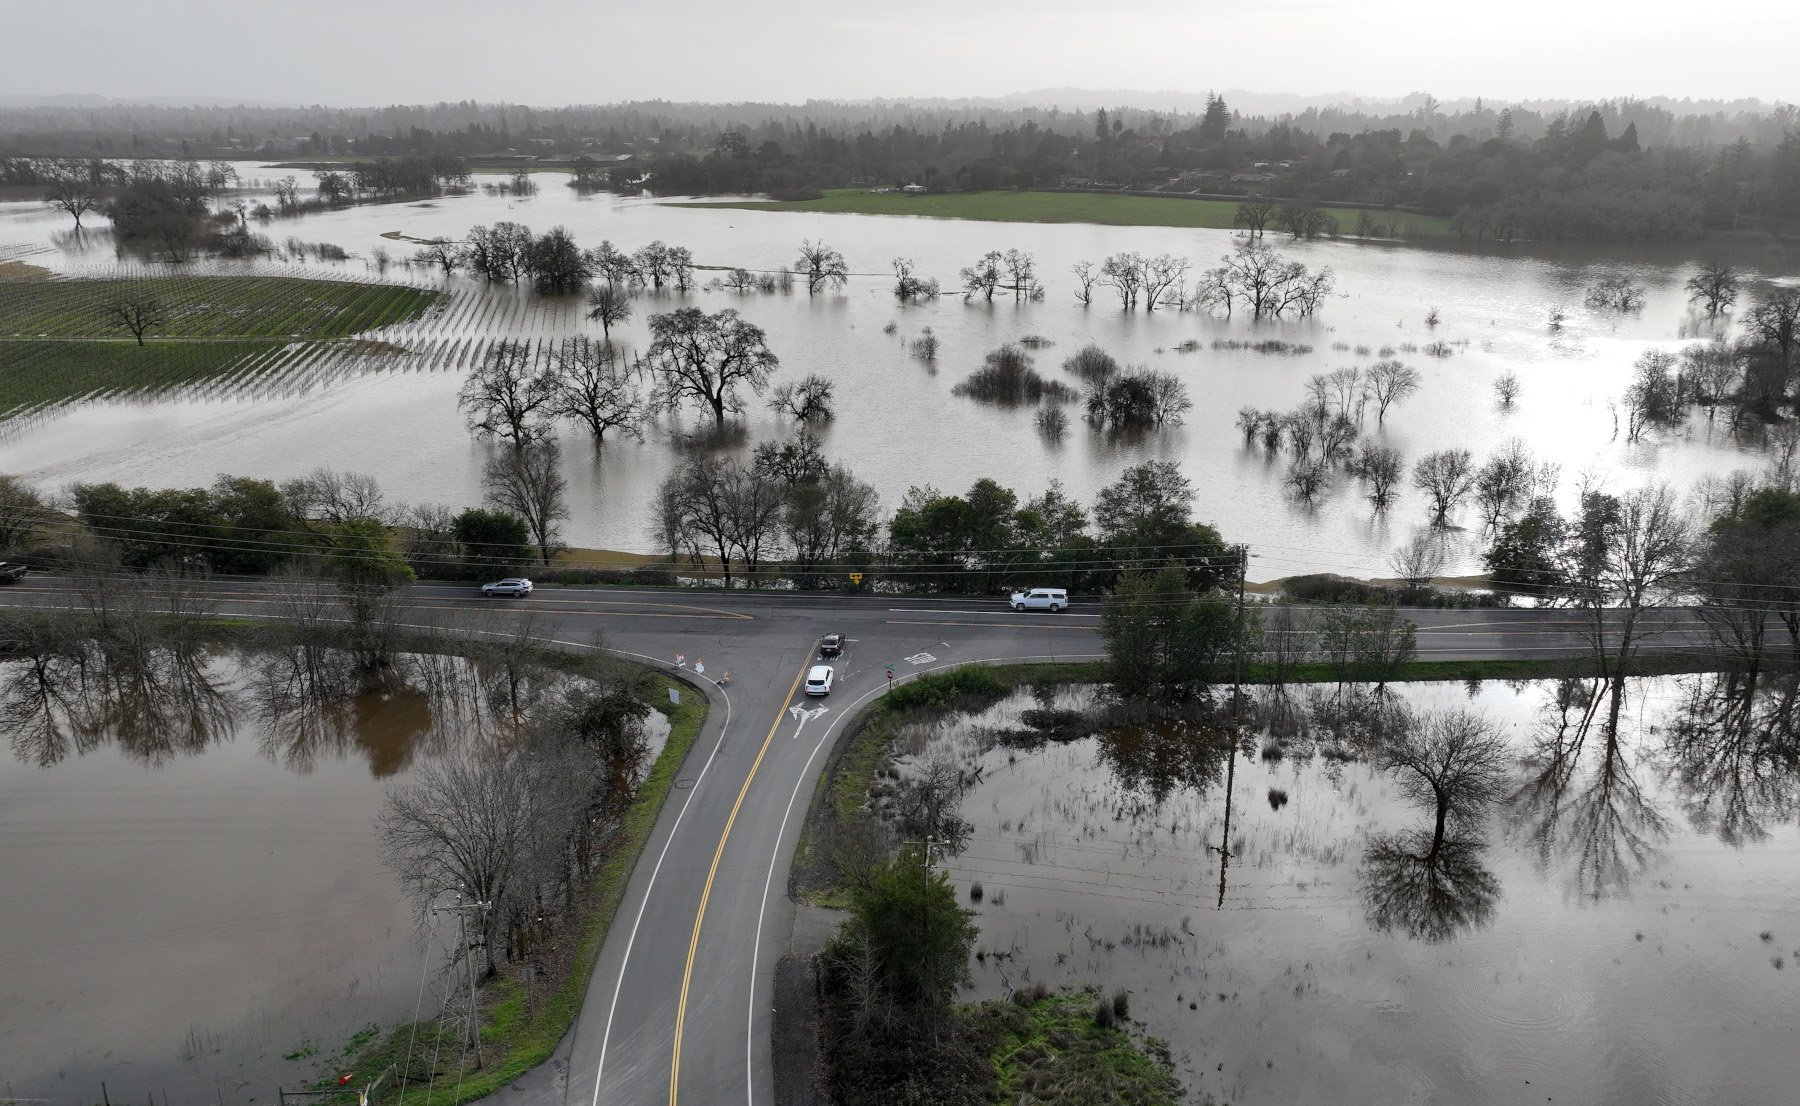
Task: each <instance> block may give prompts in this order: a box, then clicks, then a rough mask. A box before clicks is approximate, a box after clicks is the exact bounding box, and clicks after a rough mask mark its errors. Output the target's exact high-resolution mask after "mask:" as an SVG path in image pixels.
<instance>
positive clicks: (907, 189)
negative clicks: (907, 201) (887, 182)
mask: <svg viewBox="0 0 1800 1106" xmlns="http://www.w3.org/2000/svg"><path fill="white" fill-rule="evenodd" d="M900 191H902V192H904V193H906V194H907V195H909V196H917V195H920V194H921V193H923V192H924V191H925V186H924V185H922V184H903V185H901V186H900Z"/></svg>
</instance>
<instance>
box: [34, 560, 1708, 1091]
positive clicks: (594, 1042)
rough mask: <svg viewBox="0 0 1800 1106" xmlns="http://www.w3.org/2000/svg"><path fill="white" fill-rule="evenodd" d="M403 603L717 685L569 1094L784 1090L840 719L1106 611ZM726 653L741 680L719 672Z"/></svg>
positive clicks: (1423, 643) (798, 599) (427, 616)
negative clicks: (826, 783) (798, 892)
mask: <svg viewBox="0 0 1800 1106" xmlns="http://www.w3.org/2000/svg"><path fill="white" fill-rule="evenodd" d="M208 595H209V598H210V599H211V600H212V601H213V602H214V604H215V605H216V610H217V611H218V613H220V614H223V615H236V616H243V617H277V616H278V615H279V611H280V605H279V601H278V596H277V594H276V592H275V588H274V586H273V585H270V584H265V583H260V582H230V583H217V584H213V585H209V587H208ZM76 602H77V600H76V598H75V597H74V595H73V594H72V593H71V591H70V590H69V588H68V587H67V585H66V582H65V581H61V580H56V579H49V578H39V577H33V578H29V579H28V580H26V581H23V582H21V583H20V584H18V585H15V586H13V587H11V588H6V589H0V603H7V604H32V605H47V606H71V605H74V604H75V603H76ZM402 603H403V606H404V608H405V610H406V618H407V621H408V622H410V623H413V624H417V625H432V626H438V627H442V628H445V629H449V630H453V631H457V632H462V633H469V634H481V633H492V632H503V629H504V626H505V624H506V623H507V622H508V621H509V620H511V619H516V618H519V617H525V616H527V615H528V616H529V617H531V618H532V619H533V620H534V623H535V627H536V630H537V632H538V633H541V634H544V635H546V636H548V637H550V638H552V639H554V640H556V641H557V642H559V643H561V644H563V645H564V646H566V647H570V648H587V647H591V645H592V642H593V641H594V640H595V638H596V631H599V632H600V633H601V634H603V635H604V640H605V642H606V644H607V645H608V646H609V647H611V648H613V649H615V650H617V651H619V652H621V653H624V654H626V655H629V656H632V657H636V658H639V659H642V660H645V661H648V662H651V663H656V664H660V665H664V666H670V665H674V664H675V663H676V661H677V657H678V656H680V658H681V661H682V665H683V667H685V668H686V669H687V671H688V673H689V674H690V676H691V675H692V674H693V673H694V672H695V671H696V670H697V669H698V668H699V666H700V665H701V664H704V666H705V675H704V677H702V678H701V680H700V683H701V686H703V687H705V688H706V690H707V694H708V695H709V697H710V699H711V700H712V707H713V709H712V712H711V715H710V717H709V719H708V723H707V726H706V729H705V730H704V732H703V733H702V734H701V736H700V738H699V740H698V741H697V742H696V744H695V747H694V750H693V752H692V753H690V754H689V758H688V762H687V763H686V765H685V766H684V767H683V769H682V771H681V773H680V774H679V776H678V778H677V781H676V786H675V789H674V790H673V791H672V792H671V795H670V799H669V801H668V803H667V805H666V806H665V807H664V810H663V812H662V815H661V817H660V819H659V820H658V822H657V825H656V828H655V830H654V832H653V834H652V837H651V839H650V841H649V844H648V847H647V848H646V850H645V852H644V854H643V857H642V859H641V860H640V861H639V863H638V866H637V869H636V870H635V872H634V873H633V875H632V878H631V881H630V884H629V886H628V889H627V893H626V897H625V900H624V902H623V904H622V905H621V908H620V910H619V913H618V915H617V916H616V918H615V921H614V923H613V926H612V929H611V931H610V932H609V933H608V935H607V938H606V942H605V945H604V947H603V950H602V952H601V955H600V959H599V962H598V964H597V965H596V968H595V971H594V973H593V976H592V978H591V980H590V981H589V985H588V992H587V996H586V1000H585V1002H584V1004H583V1007H582V1011H581V1015H580V1017H579V1020H578V1021H577V1023H576V1026H575V1030H574V1037H573V1041H572V1042H571V1054H570V1060H569V1067H568V1076H567V1080H566V1084H565V1086H566V1099H565V1100H566V1101H567V1102H568V1103H572V1104H583V1106H600V1104H603V1103H604V1104H613V1103H618V1104H625V1103H630V1104H646V1103H659V1104H660V1103H663V1102H667V1103H669V1104H670V1106H675V1104H677V1103H680V1102H684V1101H685V1102H688V1103H691V1104H693V1106H715V1104H724V1103H734V1102H742V1103H744V1104H746V1106H758V1104H763V1103H768V1102H770V1101H771V1100H772V1095H773V1073H772V1063H771V1057H770V1047H771V1031H770V1030H771V1027H770V1022H769V1004H770V1002H771V1000H772V988H771V982H772V978H773V973H774V967H775V961H776V959H777V958H778V957H779V955H780V949H781V947H782V946H783V943H784V939H785V935H786V933H787V932H788V929H789V925H790V921H791V912H792V907H791V904H790V903H789V901H788V899H787V896H786V894H785V888H786V883H787V873H788V867H789V865H790V863H791V860H792V857H793V850H794V846H795V840H796V836H797V831H798V828H799V825H800V822H801V820H802V818H803V817H804V814H805V808H806V805H807V802H808V800H809V798H810V796H811V791H812V788H813V786H814V784H815V782H816V780H817V778H818V774H819V772H820V770H821V766H822V764H823V762H824V760H825V758H826V755H827V753H828V751H829V748H830V745H831V742H832V741H833V740H834V739H835V738H836V737H837V735H838V734H839V733H840V732H841V729H842V726H843V724H844V722H845V721H846V719H847V718H848V717H849V716H850V715H851V714H852V713H854V711H855V710H856V709H857V708H858V707H859V706H861V705H862V704H864V703H866V702H867V701H869V700H870V699H871V698H873V697H875V696H877V695H879V694H880V693H881V692H883V691H885V690H886V688H887V687H888V677H887V671H888V669H889V667H892V669H893V672H894V676H895V678H896V680H899V681H904V680H906V679H910V678H912V677H913V676H915V675H916V674H918V673H922V672H927V671H931V670H934V669H939V668H944V667H948V666H952V665H957V664H963V663H968V662H971V661H998V660H1024V659H1046V660H1049V659H1069V660H1074V659H1087V658H1094V657H1097V656H1099V655H1100V654H1101V652H1102V643H1101V639H1100V636H1099V632H1098V631H1099V618H1098V615H1097V612H1095V611H1094V608H1093V607H1092V606H1088V607H1087V609H1086V610H1083V606H1082V605H1081V604H1079V602H1078V605H1077V606H1076V608H1075V610H1074V611H1072V612H1066V613H1063V614H1048V613H1034V614H1021V613H1016V612H1013V611H1011V610H1009V609H1008V608H1007V606H1006V605H1005V603H1004V602H1002V601H999V600H986V599H968V598H945V599H937V598H921V597H913V596H904V597H889V596H844V595H832V594H816V593H798V594H796V593H774V592H734V593H724V592H714V591H668V590H655V589H643V590H631V589H576V588H567V589H561V588H558V589H549V588H547V589H542V590H540V591H539V592H538V593H537V594H536V595H534V596H531V597H529V598H526V599H518V600H514V599H483V598H481V597H480V596H479V595H478V594H477V593H476V592H475V591H474V589H472V588H456V587H438V586H420V587H415V588H410V589H408V590H407V591H406V592H405V593H404V595H403V597H402ZM1406 614H1407V616H1408V617H1409V618H1411V619H1412V620H1413V621H1414V622H1415V623H1416V624H1417V626H1418V631H1419V633H1418V647H1419V654H1420V656H1421V657H1424V658H1427V659H1445V660H1449V659H1478V658H1504V657H1545V656H1563V655H1573V654H1579V653H1583V652H1586V651H1587V650H1588V649H1589V648H1590V646H1589V644H1588V641H1587V639H1586V637H1585V636H1584V634H1583V629H1584V622H1583V621H1582V620H1581V619H1580V617H1579V616H1577V615H1575V614H1573V613H1570V612H1567V611H1555V610H1537V611H1461V610H1458V611H1442V610H1409V611H1407V612H1406ZM1649 621H1650V622H1651V623H1652V624H1653V627H1654V630H1655V633H1654V635H1653V636H1652V637H1650V638H1649V639H1648V641H1647V643H1646V646H1645V648H1646V649H1647V650H1652V651H1655V650H1689V649H1694V648H1697V647H1702V646H1703V645H1704V638H1705V634H1704V631H1703V628H1702V627H1701V626H1700V625H1699V623H1698V620H1697V619H1696V618H1695V617H1694V616H1693V615H1692V614H1691V613H1689V612H1686V611H1681V610H1667V611H1656V612H1652V613H1651V615H1650V617H1649ZM833 631H836V632H841V633H843V634H844V635H845V636H846V638H847V639H848V641H847V644H846V647H845V651H844V654H843V656H841V657H839V658H836V659H835V660H834V661H833V662H831V663H833V664H834V665H835V667H836V674H837V679H836V684H835V686H834V687H833V690H832V693H831V695H830V696H829V697H827V698H823V699H809V698H806V697H804V696H802V695H801V694H800V693H799V688H800V684H801V680H802V678H803V676H804V673H805V671H806V669H807V668H808V667H809V666H810V665H812V664H815V663H818V662H819V659H818V657H817V655H816V646H817V642H818V639H819V638H820V636H822V635H824V634H826V633H830V632H833ZM725 673H730V675H731V682H730V684H729V686H723V687H721V686H716V685H715V684H714V682H713V681H716V680H718V679H719V678H720V677H722V676H723V675H724V674H725Z"/></svg>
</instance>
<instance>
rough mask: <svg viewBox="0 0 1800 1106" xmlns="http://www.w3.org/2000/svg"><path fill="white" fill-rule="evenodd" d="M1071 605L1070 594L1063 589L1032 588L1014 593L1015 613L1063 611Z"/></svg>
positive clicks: (1013, 606) (1013, 605)
mask: <svg viewBox="0 0 1800 1106" xmlns="http://www.w3.org/2000/svg"><path fill="white" fill-rule="evenodd" d="M1068 605H1069V593H1068V592H1067V591H1064V590H1063V589H1062V588H1032V589H1031V590H1030V591H1015V592H1013V593H1012V609H1013V610H1015V611H1061V610H1063V609H1064V608H1066V607H1068Z"/></svg>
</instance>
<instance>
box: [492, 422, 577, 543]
mask: <svg viewBox="0 0 1800 1106" xmlns="http://www.w3.org/2000/svg"><path fill="white" fill-rule="evenodd" d="M485 483H486V486H487V498H488V502H489V503H492V504H493V505H494V506H496V507H499V508H500V509H501V510H504V511H509V512H511V513H512V514H515V515H517V516H519V517H520V518H522V519H524V520H525V525H526V526H527V527H529V528H530V530H531V540H532V542H533V543H534V544H535V545H536V546H537V548H538V558H539V560H540V561H542V563H544V564H546V565H547V564H549V563H550V561H551V559H552V558H554V557H555V556H556V554H557V553H559V552H561V551H562V549H563V545H562V532H561V531H562V527H561V523H562V522H563V520H565V519H567V518H568V517H569V505H568V499H567V495H566V493H567V490H568V481H566V480H565V479H563V474H562V449H561V447H560V446H558V445H557V444H556V439H555V438H549V437H545V438H534V439H530V440H527V441H524V442H521V443H519V444H518V445H517V446H516V447H514V448H511V449H501V450H499V451H498V452H497V453H496V454H495V455H494V457H493V458H492V459H491V460H489V461H488V464H487V471H486V473H485Z"/></svg>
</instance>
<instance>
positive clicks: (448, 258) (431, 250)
mask: <svg viewBox="0 0 1800 1106" xmlns="http://www.w3.org/2000/svg"><path fill="white" fill-rule="evenodd" d="M413 260H414V261H416V262H418V263H419V264H421V265H435V266H437V267H438V268H439V269H442V270H443V271H444V275H445V276H449V275H450V274H452V273H454V272H456V270H457V267H458V266H460V265H461V264H462V261H463V251H462V247H461V246H459V245H457V244H456V243H455V242H451V241H449V240H447V239H443V238H440V239H437V240H436V241H433V242H428V243H426V245H425V248H424V249H422V250H420V251H419V252H418V253H416V254H414V255H413Z"/></svg>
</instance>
